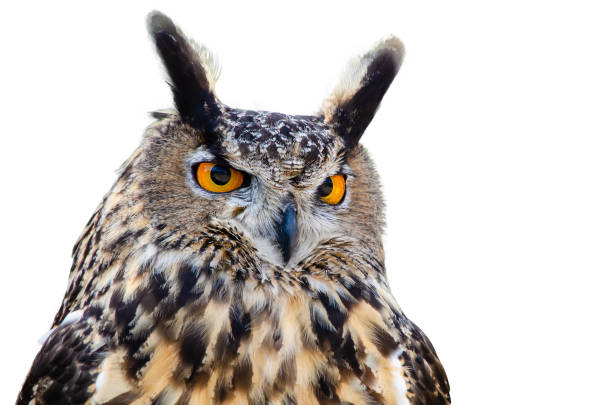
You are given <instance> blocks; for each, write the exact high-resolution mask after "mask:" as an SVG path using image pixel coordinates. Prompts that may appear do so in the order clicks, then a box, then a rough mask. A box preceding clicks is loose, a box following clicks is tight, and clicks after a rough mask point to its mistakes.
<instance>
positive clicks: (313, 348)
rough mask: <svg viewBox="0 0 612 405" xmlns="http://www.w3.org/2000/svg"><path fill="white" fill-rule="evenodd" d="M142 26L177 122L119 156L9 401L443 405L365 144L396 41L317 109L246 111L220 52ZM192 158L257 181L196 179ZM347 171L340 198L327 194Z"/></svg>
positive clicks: (435, 363)
mask: <svg viewBox="0 0 612 405" xmlns="http://www.w3.org/2000/svg"><path fill="white" fill-rule="evenodd" d="M149 30H150V33H151V35H152V38H153V40H154V42H155V44H156V46H157V49H158V51H159V54H160V56H161V58H162V60H163V62H164V65H165V66H166V69H167V71H168V75H169V77H170V82H171V85H172V89H173V93H174V99H175V106H176V108H177V111H163V112H158V113H155V114H154V116H155V117H156V118H157V121H156V122H155V123H154V124H152V125H151V126H150V127H149V128H148V129H147V131H146V133H145V135H144V138H143V141H142V144H141V145H140V147H139V148H138V149H137V150H136V151H135V152H134V154H133V155H132V156H131V157H130V158H129V159H128V160H127V161H126V163H125V164H124V166H123V167H122V169H121V170H120V173H119V178H118V180H117V182H116V183H115V185H114V186H113V187H112V189H111V190H110V191H109V193H108V194H107V195H106V196H105V197H104V199H103V201H102V203H101V204H100V205H99V206H98V208H97V210H96V212H95V213H94V215H93V216H92V217H91V219H90V221H89V222H88V224H87V226H86V227H85V230H84V231H83V233H82V235H81V237H80V239H79V241H78V243H77V244H76V246H75V248H74V251H73V259H74V262H73V266H72V269H71V272H70V281H69V286H68V290H67V292H66V296H65V298H64V301H63V303H62V306H61V308H60V310H59V312H58V313H57V316H56V318H55V321H54V323H53V328H54V329H53V330H52V331H51V333H50V335H49V336H48V337H47V339H46V341H45V342H44V344H43V346H42V348H41V351H40V353H39V354H38V356H37V357H36V359H35V361H34V364H33V366H32V369H31V371H30V374H29V375H28V377H27V379H26V381H25V384H24V386H23V389H22V392H21V394H20V395H19V398H18V400H17V404H45V405H51V404H85V403H87V404H106V405H111V404H159V405H161V404H164V405H165V404H177V405H179V404H180V405H187V404H191V405H195V404H262V405H263V404H282V405H289V404H300V405H302V404H316V403H320V404H355V405H358V404H408V403H410V404H447V403H449V402H450V397H449V394H448V392H449V386H448V382H447V379H446V376H445V373H444V370H443V368H442V365H441V364H440V362H439V360H438V358H437V356H436V353H435V351H434V349H433V346H432V345H431V343H430V342H429V340H428V339H427V337H426V336H425V335H424V334H423V333H422V332H421V331H420V330H419V329H418V328H417V327H416V326H415V325H414V324H413V323H412V322H410V320H408V319H407V318H406V316H405V315H404V314H403V313H402V311H401V309H400V308H399V306H398V305H397V302H396V301H395V299H394V298H393V296H392V295H391V292H390V289H389V285H388V283H387V279H386V275H385V266H384V254H383V246H382V240H381V236H382V231H383V226H384V218H383V214H382V212H383V209H384V203H383V200H382V196H381V192H380V186H379V181H378V177H377V175H376V171H375V170H374V167H373V164H372V162H371V161H370V159H369V158H368V155H367V153H366V152H365V150H364V149H363V148H362V147H361V145H359V143H358V141H359V138H360V136H361V135H362V134H363V132H364V130H365V128H366V127H367V125H368V124H369V122H370V121H371V119H372V118H373V116H374V113H375V110H376V108H377V106H378V105H379V103H380V101H381V99H382V97H383V95H384V93H385V92H386V90H387V88H388V87H389V85H390V84H391V82H392V80H393V78H394V76H395V74H396V73H397V70H398V69H399V66H400V64H401V60H402V56H403V47H402V45H401V42H399V40H397V39H395V38H389V39H387V40H385V41H383V42H381V43H380V44H379V45H378V46H376V47H375V48H374V49H373V50H371V51H370V52H368V53H367V54H365V55H364V56H363V57H361V58H360V59H359V60H358V61H357V62H356V63H354V64H353V65H352V67H350V68H349V70H350V73H349V75H348V76H347V78H346V79H345V80H344V82H343V83H342V84H341V86H339V87H338V89H336V90H335V91H334V93H333V94H332V96H331V97H330V98H329V100H327V101H326V102H325V104H324V107H323V109H322V110H321V112H320V113H319V114H316V115H313V116H290V115H284V114H279V113H272V112H262V111H245V110H239V109H234V108H230V107H228V106H226V105H224V104H222V103H221V102H220V101H219V99H218V98H217V96H216V94H215V93H214V75H215V72H216V71H217V69H216V68H215V67H214V66H213V65H212V64H211V58H210V54H209V53H208V52H207V51H206V50H204V49H203V48H201V47H199V46H193V45H190V42H189V41H188V40H186V39H185V37H184V36H183V35H182V33H181V32H180V31H179V30H178V29H177V28H176V27H175V26H174V24H173V23H172V22H171V21H170V20H169V19H168V18H167V17H165V16H163V15H162V14H160V13H152V14H151V16H150V17H149ZM200 162H212V163H215V164H219V165H221V164H222V165H226V166H228V167H232V168H233V169H236V170H238V171H241V172H244V173H245V176H247V177H248V182H245V183H244V184H243V185H242V186H241V187H240V188H238V189H236V190H234V191H231V192H227V193H211V192H209V191H207V190H205V189H204V188H202V187H201V186H200V184H199V183H198V180H197V177H196V176H195V175H194V169H193V168H194V167H196V166H197V165H198V164H199V163H200ZM335 174H341V175H342V176H343V178H344V179H345V182H346V193H345V194H344V196H343V198H342V200H341V202H339V203H337V204H334V205H331V204H327V203H325V202H324V201H322V200H321V198H319V196H318V194H317V190H318V189H319V187H320V186H321V184H322V183H323V182H324V181H325V180H326V178H328V177H329V176H332V175H335Z"/></svg>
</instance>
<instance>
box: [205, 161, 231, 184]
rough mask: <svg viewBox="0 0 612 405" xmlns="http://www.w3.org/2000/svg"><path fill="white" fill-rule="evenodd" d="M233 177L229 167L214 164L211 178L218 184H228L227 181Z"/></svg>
mask: <svg viewBox="0 0 612 405" xmlns="http://www.w3.org/2000/svg"><path fill="white" fill-rule="evenodd" d="M231 177H232V174H231V172H230V169H229V168H227V167H223V166H218V165H217V166H213V168H212V169H210V178H211V179H212V181H214V182H215V184H216V185H218V186H223V185H225V184H227V182H228V181H230V178H231Z"/></svg>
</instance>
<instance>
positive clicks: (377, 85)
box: [322, 36, 404, 148]
mask: <svg viewBox="0 0 612 405" xmlns="http://www.w3.org/2000/svg"><path fill="white" fill-rule="evenodd" d="M403 59H404V44H403V43H402V41H400V40H399V39H398V38H396V37H394V36H391V37H389V38H387V39H385V40H383V41H381V42H379V43H378V44H377V45H376V46H375V47H374V48H373V49H372V50H370V51H369V52H367V53H366V54H364V55H362V56H361V57H358V58H357V59H355V60H353V61H352V62H351V63H349V65H348V66H347V69H346V72H345V74H344V75H343V78H342V80H341V81H340V83H339V85H338V86H337V87H336V89H335V90H334V91H333V92H332V95H331V96H330V98H329V99H327V100H326V102H325V103H324V105H323V109H322V113H323V115H324V117H325V121H326V122H328V123H330V124H331V125H332V127H334V129H335V130H336V132H337V133H338V135H340V136H341V137H342V138H343V139H344V142H345V144H346V146H347V148H352V147H353V146H355V145H357V143H358V142H359V139H360V138H361V135H363V132H364V131H365V129H366V128H367V126H368V125H369V124H370V121H372V118H374V114H375V113H376V110H377V108H378V105H379V104H380V101H381V100H382V98H383V96H384V95H385V92H386V91H387V89H388V88H389V86H390V85H391V82H392V81H393V79H394V78H395V75H396V74H397V72H398V70H399V68H400V66H401V64H402V60H403Z"/></svg>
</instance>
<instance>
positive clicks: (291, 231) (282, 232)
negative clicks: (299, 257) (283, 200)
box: [276, 202, 298, 264]
mask: <svg viewBox="0 0 612 405" xmlns="http://www.w3.org/2000/svg"><path fill="white" fill-rule="evenodd" d="M297 233H298V225H297V215H296V211H295V204H294V203H293V202H288V203H287V204H286V205H285V208H284V209H283V216H282V218H281V221H280V222H279V223H278V225H277V227H276V241H277V242H278V246H279V247H280V249H281V252H282V254H283V260H284V262H285V264H287V262H288V261H289V259H290V258H291V253H292V251H293V248H294V247H295V240H296V238H297Z"/></svg>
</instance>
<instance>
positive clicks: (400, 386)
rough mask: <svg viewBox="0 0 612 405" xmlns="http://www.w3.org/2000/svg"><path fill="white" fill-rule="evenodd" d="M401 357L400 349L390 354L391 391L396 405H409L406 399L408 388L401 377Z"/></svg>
mask: <svg viewBox="0 0 612 405" xmlns="http://www.w3.org/2000/svg"><path fill="white" fill-rule="evenodd" d="M401 355H402V349H398V350H396V351H394V352H393V353H391V356H390V358H389V360H391V364H392V365H393V366H394V369H393V371H392V376H393V377H392V378H393V389H394V391H395V401H396V404H397V405H410V401H408V397H406V394H407V393H408V387H407V386H406V380H404V376H403V371H402V362H401V361H400V356H401Z"/></svg>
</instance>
